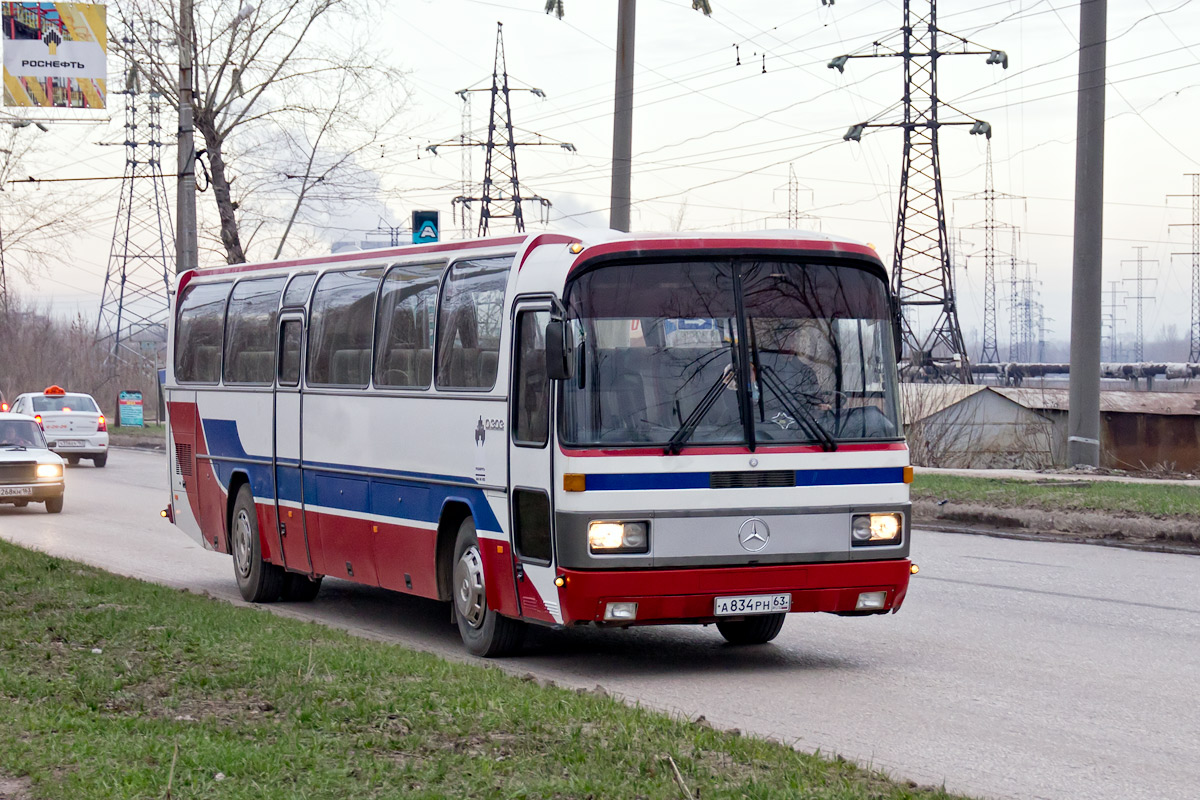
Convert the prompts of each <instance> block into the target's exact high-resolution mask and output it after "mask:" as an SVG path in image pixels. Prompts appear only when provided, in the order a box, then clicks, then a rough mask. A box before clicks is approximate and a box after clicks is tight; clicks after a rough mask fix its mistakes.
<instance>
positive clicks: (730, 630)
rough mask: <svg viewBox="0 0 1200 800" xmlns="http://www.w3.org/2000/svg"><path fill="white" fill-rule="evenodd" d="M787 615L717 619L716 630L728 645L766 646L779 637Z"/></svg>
mask: <svg viewBox="0 0 1200 800" xmlns="http://www.w3.org/2000/svg"><path fill="white" fill-rule="evenodd" d="M786 618H787V614H762V615H761V616H755V617H746V618H745V619H719V620H717V630H718V631H720V632H721V635H722V636H724V637H725V641H727V642H729V643H730V644H766V643H767V642H769V641H771V640H772V639H774V638H775V637H776V636H778V635H779V631H780V630H782V629H783V621H784V620H785V619H786Z"/></svg>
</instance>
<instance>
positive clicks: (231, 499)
mask: <svg viewBox="0 0 1200 800" xmlns="http://www.w3.org/2000/svg"><path fill="white" fill-rule="evenodd" d="M214 466H215V465H214ZM249 483H250V476H249V475H247V474H246V473H245V472H243V471H241V470H238V471H236V472H234V473H233V474H232V475H230V476H229V491H228V493H226V495H225V541H224V549H221V548H217V549H218V551H219V552H222V553H229V554H232V553H233V507H234V506H235V505H237V498H238V492H240V491H241V490H242V487H243V486H247V485H249ZM251 496H253V490H251Z"/></svg>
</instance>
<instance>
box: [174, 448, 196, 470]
mask: <svg viewBox="0 0 1200 800" xmlns="http://www.w3.org/2000/svg"><path fill="white" fill-rule="evenodd" d="M175 474H176V475H180V476H182V477H184V478H190V477H192V446H191V445H190V444H180V443H179V442H176V443H175Z"/></svg>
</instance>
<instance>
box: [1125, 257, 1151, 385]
mask: <svg viewBox="0 0 1200 800" xmlns="http://www.w3.org/2000/svg"><path fill="white" fill-rule="evenodd" d="M1133 249H1134V250H1136V251H1137V258H1135V259H1127V260H1125V261H1122V262H1121V264H1122V265H1125V264H1136V265H1137V277H1136V278H1125V280H1127V281H1132V282H1133V283H1135V284H1136V285H1137V288H1136V289H1134V291H1135V292H1137V294H1134V295H1130V296H1129V297H1127V298H1126V300H1133V301H1135V303H1136V305H1135V308H1137V313H1136V316H1135V319H1136V320H1137V324H1136V327H1135V328H1134V340H1133V360H1134V361H1137V362H1139V363H1140V362H1142V361H1145V360H1146V347H1145V345H1146V339H1145V331H1144V330H1143V328H1142V301H1143V300H1153V299H1154V297H1153V296H1152V295H1144V294H1142V284H1143V283H1145V282H1146V281H1150V282H1151V283H1155V282H1157V280H1158V279H1157V278H1143V277H1142V266H1143V265H1144V264H1155V265H1157V264H1158V262H1157V261H1146V260H1145V259H1144V258H1143V257H1142V254H1143V253H1144V252H1145V251H1146V248H1145V246H1139V247H1135V248H1133Z"/></svg>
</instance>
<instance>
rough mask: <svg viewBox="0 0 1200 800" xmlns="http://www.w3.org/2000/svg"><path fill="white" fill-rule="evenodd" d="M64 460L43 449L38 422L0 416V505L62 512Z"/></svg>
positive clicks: (25, 418)
mask: <svg viewBox="0 0 1200 800" xmlns="http://www.w3.org/2000/svg"><path fill="white" fill-rule="evenodd" d="M64 488H65V486H64V483H63V460H62V459H61V458H59V457H58V456H57V455H55V454H54V453H52V452H50V449H49V448H48V447H47V446H46V439H45V437H44V435H43V434H42V429H41V427H40V426H38V423H37V420H35V419H33V418H32V417H27V416H25V415H23V414H13V413H11V412H0V503H11V504H13V505H15V506H17V507H23V506H27V505H29V504H30V503H45V504H46V510H47V511H49V512H50V513H51V514H57V513H59V512H60V511H62V510H63V491H64Z"/></svg>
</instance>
